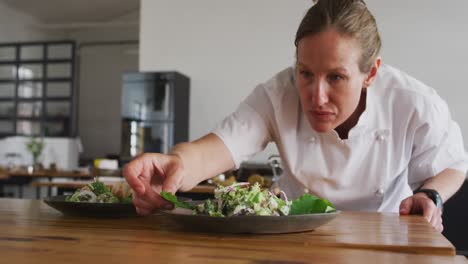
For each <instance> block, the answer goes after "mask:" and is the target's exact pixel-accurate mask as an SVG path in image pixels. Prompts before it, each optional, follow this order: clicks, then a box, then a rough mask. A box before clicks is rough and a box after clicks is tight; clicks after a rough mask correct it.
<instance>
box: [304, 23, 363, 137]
mask: <svg viewBox="0 0 468 264" xmlns="http://www.w3.org/2000/svg"><path fill="white" fill-rule="evenodd" d="M360 58H361V48H360V46H359V43H358V41H357V40H356V39H354V38H351V37H347V36H343V35H340V34H339V33H337V32H336V31H335V30H327V31H324V32H321V33H318V34H315V35H309V36H306V37H304V38H302V39H301V40H300V41H299V43H298V47H297V65H296V84H297V86H298V89H299V96H300V100H301V104H302V109H303V111H304V113H305V115H306V116H307V119H308V121H309V123H310V125H311V126H312V128H313V129H314V130H315V131H317V132H328V131H331V130H333V129H335V128H336V127H337V126H339V125H340V124H342V123H343V122H345V121H346V120H347V119H348V118H350V116H351V114H353V112H354V110H356V108H357V106H358V103H359V99H360V96H361V91H362V88H363V87H364V86H365V84H366V83H365V82H366V80H368V74H366V73H362V72H361V71H360V70H359V59H360ZM358 117H359V116H358Z"/></svg>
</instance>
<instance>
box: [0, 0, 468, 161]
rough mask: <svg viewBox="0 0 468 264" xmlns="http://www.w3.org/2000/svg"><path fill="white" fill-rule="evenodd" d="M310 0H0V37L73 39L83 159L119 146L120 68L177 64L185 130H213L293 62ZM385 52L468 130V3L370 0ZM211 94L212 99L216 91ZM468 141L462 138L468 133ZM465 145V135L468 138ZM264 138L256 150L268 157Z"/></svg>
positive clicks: (158, 68)
mask: <svg viewBox="0 0 468 264" xmlns="http://www.w3.org/2000/svg"><path fill="white" fill-rule="evenodd" d="M310 4H311V1H310V0H297V1H269V0H257V1H247V0H240V1H216V0H199V1H196V2H193V1H180V0H170V1H169V0H142V1H141V2H140V1H137V0H127V1H117V2H116V1H111V0H99V1H91V0H84V1H83V0H82V1H67V2H63V1H54V0H43V1H40V2H39V1H33V0H2V1H0V42H19V41H38V40H39V41H46V40H63V39H68V40H74V41H76V42H77V55H78V60H77V65H76V66H77V67H78V69H79V74H78V76H77V77H78V78H77V79H78V80H77V81H78V82H77V90H78V98H77V101H78V115H77V117H78V123H77V128H78V135H79V136H80V138H81V142H82V146H83V152H82V153H81V157H82V158H88V159H91V158H95V157H104V156H105V155H107V154H115V153H119V151H120V137H121V131H120V130H121V129H120V100H121V86H122V84H121V74H119V73H122V72H131V71H138V70H139V71H161V70H162V71H167V70H177V71H180V72H182V73H184V74H186V75H188V76H189V77H190V78H191V98H190V130H189V138H190V139H196V138H198V137H200V136H202V135H203V134H205V133H207V132H209V131H210V130H211V129H212V128H213V127H214V126H215V124H216V123H217V122H219V121H220V120H221V119H222V118H223V117H224V116H226V115H227V114H229V113H230V112H232V111H233V110H234V109H235V108H236V106H237V104H238V103H239V102H240V101H241V100H242V99H243V98H244V97H245V96H247V94H248V93H249V92H250V91H251V90H252V89H253V87H254V86H255V85H256V84H258V83H259V82H262V81H265V80H267V79H268V78H270V77H271V76H272V75H273V74H275V73H276V72H278V71H280V70H281V69H282V68H284V67H287V66H289V65H291V64H292V63H293V62H294V46H293V44H292V42H293V38H294V33H295V30H296V28H297V25H298V23H299V21H300V19H301V17H302V16H303V14H304V12H305V10H306V9H307V8H308V7H309V6H310ZM367 4H368V6H369V8H370V9H371V10H372V12H373V13H374V15H375V16H376V19H377V21H378V24H379V27H380V31H381V35H382V37H383V52H382V56H383V60H384V62H387V63H389V64H392V65H394V66H397V67H399V68H401V69H403V70H404V71H407V72H409V73H410V74H412V75H414V76H415V77H417V78H419V79H421V80H423V81H424V82H425V83H427V84H429V85H430V86H432V87H434V88H436V89H437V91H438V92H439V93H440V95H441V96H442V97H443V98H444V99H445V100H446V101H447V102H448V104H449V106H450V109H451V111H452V114H453V116H454V119H455V120H457V121H458V123H459V124H460V127H461V128H462V131H463V135H464V137H465V138H468V115H466V114H465V113H466V107H465V98H464V96H463V95H464V94H465V93H466V92H465V86H466V81H465V76H467V75H468V67H467V66H466V61H468V52H467V51H466V47H467V46H468V37H467V33H468V32H467V29H466V26H465V25H466V24H467V22H468V18H467V17H466V16H465V15H464V10H468V2H467V1H463V0H454V1H450V2H449V3H446V2H443V1H436V0H413V1H410V2H408V1H404V0H395V1H378V0H368V1H367ZM213 99H214V100H213ZM465 141H466V140H465ZM465 145H466V143H465ZM275 151H276V150H275V148H274V146H269V148H267V150H266V151H265V152H264V153H263V154H260V155H258V156H257V157H255V158H254V159H256V160H260V161H261V160H265V159H266V157H268V156H269V155H270V154H271V153H274V152H275Z"/></svg>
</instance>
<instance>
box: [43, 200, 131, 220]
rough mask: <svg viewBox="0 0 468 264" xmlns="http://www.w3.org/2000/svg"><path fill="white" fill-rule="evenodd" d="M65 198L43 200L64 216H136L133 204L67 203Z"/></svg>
mask: <svg viewBox="0 0 468 264" xmlns="http://www.w3.org/2000/svg"><path fill="white" fill-rule="evenodd" d="M65 198H66V196H65V195H59V196H54V197H48V198H45V199H44V202H45V203H46V204H48V205H49V206H51V207H53V208H55V209H56V210H58V211H60V212H62V213H63V214H64V215H74V216H87V217H106V218H109V217H131V216H136V215H137V213H136V211H135V207H134V206H133V204H124V203H85V202H83V203H81V202H67V201H65Z"/></svg>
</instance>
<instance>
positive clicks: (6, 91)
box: [0, 83, 15, 99]
mask: <svg viewBox="0 0 468 264" xmlns="http://www.w3.org/2000/svg"><path fill="white" fill-rule="evenodd" d="M0 97H3V98H5V97H15V84H14V83H0ZM12 99H13V98H12Z"/></svg>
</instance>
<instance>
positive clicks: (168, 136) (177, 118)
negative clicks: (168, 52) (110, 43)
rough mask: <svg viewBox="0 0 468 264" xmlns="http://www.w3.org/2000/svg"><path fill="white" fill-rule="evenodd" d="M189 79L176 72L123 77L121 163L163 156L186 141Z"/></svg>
mask: <svg viewBox="0 0 468 264" xmlns="http://www.w3.org/2000/svg"><path fill="white" fill-rule="evenodd" d="M189 102H190V79H189V78H188V77H187V76H185V75H183V74H181V73H178V72H138V73H126V74H124V76H123V89H122V144H121V159H123V160H126V159H131V158H132V157H135V156H136V155H138V154H141V153H143V152H159V153H167V152H168V151H169V150H170V148H171V147H172V146H173V145H175V144H177V143H179V142H183V141H187V140H188V130H189Z"/></svg>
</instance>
